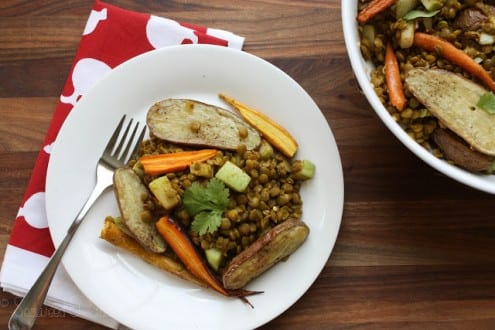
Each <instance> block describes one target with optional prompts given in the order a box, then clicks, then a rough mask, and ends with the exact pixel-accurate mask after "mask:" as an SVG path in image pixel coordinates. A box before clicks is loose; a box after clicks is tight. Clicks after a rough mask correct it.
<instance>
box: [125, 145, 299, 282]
mask: <svg viewBox="0 0 495 330" xmlns="http://www.w3.org/2000/svg"><path fill="white" fill-rule="evenodd" d="M192 149H193V148H191V147H187V146H181V145H177V144H172V143H170V142H166V141H164V140H161V139H158V138H156V137H153V136H152V137H151V138H150V139H148V140H145V141H143V143H142V145H141V148H140V150H139V154H138V157H142V156H145V155H154V154H164V153H173V152H179V151H187V150H192ZM227 161H230V162H232V163H234V164H235V165H237V166H238V167H239V168H241V169H242V170H243V171H244V172H246V173H247V174H248V175H249V176H250V177H251V181H250V183H249V186H248V187H247V189H246V190H245V191H244V192H242V193H239V192H235V191H233V190H230V197H229V205H228V207H227V209H226V210H225V212H224V213H223V216H222V220H221V225H220V228H219V229H218V230H217V231H215V232H214V233H206V234H204V235H199V234H198V233H196V232H193V231H192V230H191V229H190V224H191V222H192V217H191V216H190V215H189V214H188V212H187V211H186V209H185V208H184V206H183V205H182V204H179V205H178V206H177V207H176V208H174V210H173V211H172V216H173V217H174V218H175V219H177V220H179V221H180V222H181V224H182V225H183V226H184V227H185V228H186V229H187V230H188V233H189V235H190V237H191V238H192V241H193V242H194V244H195V245H196V246H197V247H198V248H200V249H201V250H207V249H209V248H216V249H218V250H220V251H221V252H222V256H223V258H222V263H221V264H220V267H219V272H220V273H221V272H222V270H223V268H224V267H225V266H226V265H227V264H228V262H229V261H230V260H231V259H232V258H233V257H234V256H236V255H237V254H239V253H240V252H241V251H243V250H244V249H245V248H246V247H248V246H249V245H251V243H253V242H254V241H255V240H256V239H257V238H259V237H260V236H261V235H262V234H263V233H265V232H266V231H268V230H270V229H271V228H273V227H274V226H275V225H277V224H279V223H281V222H283V221H285V220H287V219H289V218H296V219H300V218H301V215H302V200H301V196H300V194H299V190H300V187H301V181H302V179H301V178H300V177H298V176H297V175H296V174H295V173H297V172H298V170H300V169H301V166H302V164H301V161H299V160H293V159H289V158H287V157H285V156H284V155H282V154H281V153H280V152H278V151H277V150H276V149H274V148H273V147H272V146H271V145H270V144H269V143H268V142H267V141H265V140H263V139H262V142H261V144H260V146H259V147H258V148H257V149H255V150H246V147H245V146H244V145H240V146H239V147H238V149H237V150H236V151H226V150H218V152H217V154H216V156H215V157H213V158H211V159H209V160H207V161H205V163H206V164H208V165H209V166H211V167H212V169H213V175H214V173H216V172H217V170H218V169H219V168H220V167H221V166H222V165H223V164H224V163H225V162H227ZM133 165H134V163H133V162H131V163H130V166H133ZM192 167H194V164H193V165H192ZM192 172H193V171H191V170H190V169H186V170H183V171H179V172H174V173H168V174H165V175H166V176H167V177H168V179H169V180H170V182H171V183H172V185H173V187H174V189H175V190H176V191H177V192H179V195H180V196H181V198H182V196H183V194H184V191H185V190H186V189H187V188H188V187H190V186H191V185H192V184H193V183H194V182H198V183H200V184H206V182H207V181H208V180H209V179H210V178H211V177H208V176H207V177H205V176H198V175H195V174H193V173H192ZM137 173H138V175H139V176H140V177H141V179H142V181H143V183H144V184H145V185H148V184H149V183H150V182H151V181H152V180H153V179H155V178H156V177H153V176H149V175H146V174H144V172H140V171H137ZM148 198H149V199H148V200H146V201H145V208H146V211H145V213H144V214H143V215H142V220H144V221H157V220H158V219H159V218H160V217H161V216H162V215H164V214H165V213H166V211H165V210H164V209H163V208H162V207H161V206H160V204H159V203H158V202H157V200H156V199H155V198H154V197H153V196H152V194H151V195H150V196H148Z"/></svg>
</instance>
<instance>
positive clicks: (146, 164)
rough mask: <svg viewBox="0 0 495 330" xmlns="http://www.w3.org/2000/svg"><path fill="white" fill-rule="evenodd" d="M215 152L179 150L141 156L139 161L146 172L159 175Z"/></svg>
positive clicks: (199, 160)
mask: <svg viewBox="0 0 495 330" xmlns="http://www.w3.org/2000/svg"><path fill="white" fill-rule="evenodd" d="M216 154H217V150H216V149H201V150H193V151H181V152H172V153H168V154H158V155H149V156H143V157H141V158H140V159H139V162H140V163H141V164H142V165H143V169H144V172H145V173H146V174H149V175H159V174H164V173H171V172H177V171H181V170H184V169H186V168H187V167H188V166H189V165H191V164H192V163H194V162H202V161H205V160H207V159H210V158H212V157H213V156H215V155H216Z"/></svg>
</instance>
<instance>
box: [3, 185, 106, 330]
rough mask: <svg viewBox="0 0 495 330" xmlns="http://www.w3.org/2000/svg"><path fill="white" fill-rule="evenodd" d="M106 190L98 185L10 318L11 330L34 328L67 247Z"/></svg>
mask: <svg viewBox="0 0 495 330" xmlns="http://www.w3.org/2000/svg"><path fill="white" fill-rule="evenodd" d="M106 188H108V186H107V187H101V186H98V185H97V186H96V187H95V188H94V189H93V191H92V193H91V195H90V196H89V198H88V200H87V201H86V203H85V204H84V206H83V207H82V209H81V210H80V211H79V213H78V214H77V216H76V219H75V220H74V221H73V222H72V224H71V226H70V227H69V229H68V231H67V234H66V235H65V237H64V240H63V241H62V243H60V245H59V246H58V247H57V249H56V250H55V253H54V254H53V255H52V256H51V258H50V260H49V261H48V263H47V264H46V266H45V268H44V269H43V271H42V272H41V274H40V276H39V277H38V279H37V280H36V282H34V284H33V286H32V287H31V289H29V291H28V293H27V294H26V296H25V297H24V298H23V299H22V300H21V302H20V303H19V305H18V306H17V308H16V309H15V311H14V313H13V314H12V316H11V317H10V320H9V330H29V329H31V328H32V327H33V325H34V323H35V321H36V318H37V317H38V313H39V310H40V308H41V306H42V305H43V302H44V301H45V298H46V294H47V293H48V289H49V288H50V284H51V282H52V279H53V276H54V275H55V271H56V270H57V268H58V265H59V264H60V260H62V257H63V255H64V252H65V250H66V249H67V246H69V243H70V241H71V239H72V237H74V234H75V233H76V231H77V228H78V227H79V224H80V223H81V222H82V221H81V220H82V219H83V218H84V216H85V215H86V213H87V212H88V210H89V208H90V206H91V205H92V204H93V203H94V202H95V200H96V199H98V197H99V196H100V195H101V193H102V192H103V191H104V190H105V189H106Z"/></svg>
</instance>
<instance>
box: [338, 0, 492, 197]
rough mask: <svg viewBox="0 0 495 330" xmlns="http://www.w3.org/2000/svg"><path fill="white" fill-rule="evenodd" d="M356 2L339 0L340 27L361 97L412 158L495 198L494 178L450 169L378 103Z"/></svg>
mask: <svg viewBox="0 0 495 330" xmlns="http://www.w3.org/2000/svg"><path fill="white" fill-rule="evenodd" d="M357 2H358V0H342V1H341V8H342V9H341V10H342V26H343V29H344V39H345V44H346V47H347V53H348V55H349V59H350V61H351V65H352V69H353V70H354V74H355V76H356V79H357V80H358V83H359V85H360V86H361V89H362V90H363V93H364V95H365V96H366V98H367V99H368V102H369V103H370V104H371V106H372V107H373V109H374V110H375V112H376V114H377V115H378V117H379V118H380V119H381V120H382V121H383V123H384V124H385V125H386V126H387V127H388V129H389V130H390V131H391V132H392V133H393V134H394V135H395V136H396V137H397V138H398V139H399V140H400V141H401V142H402V143H403V144H404V145H405V146H406V147H407V148H408V149H409V150H411V151H412V152H413V153H414V154H416V155H417V156H418V157H419V158H421V159H422V160H423V161H425V162H426V163H427V164H429V165H430V166H431V167H433V168H434V169H436V170H438V171H439V172H441V173H443V174H445V175H447V176H448V177H450V178H452V179H454V180H457V181H459V182H461V183H463V184H465V185H467V186H470V187H472V188H475V189H478V190H481V191H484V192H487V193H491V194H495V175H478V174H473V173H470V172H467V171H465V170H463V169H461V168H459V167H456V166H453V165H451V164H449V163H447V162H446V161H444V160H441V159H439V158H437V157H435V156H433V155H432V154H431V153H430V152H428V151H427V150H426V149H425V148H423V147H422V146H421V145H419V144H418V143H417V142H416V141H414V140H413V139H412V138H411V137H410V136H409V135H407V134H406V132H405V131H404V130H403V129H402V128H401V127H400V126H399V124H397V123H396V122H395V121H394V120H393V119H392V117H391V116H390V114H389V113H388V111H387V109H385V107H384V106H383V104H382V103H381V102H380V100H379V98H378V96H377V95H376V93H375V91H374V90H373V87H372V85H371V82H370V78H369V74H370V72H371V70H372V68H373V66H372V65H371V63H369V62H366V61H365V60H364V59H363V57H362V56H361V51H360V50H359V33H358V29H357V26H358V25H357V22H356V16H357Z"/></svg>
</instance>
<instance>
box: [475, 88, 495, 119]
mask: <svg viewBox="0 0 495 330" xmlns="http://www.w3.org/2000/svg"><path fill="white" fill-rule="evenodd" d="M476 105H477V106H478V107H480V108H481V109H483V110H485V111H486V112H488V113H489V114H492V115H493V114H495V94H493V93H492V92H488V93H485V94H483V95H481V97H480V99H479V100H478V103H477V104H476Z"/></svg>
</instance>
